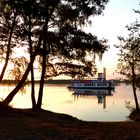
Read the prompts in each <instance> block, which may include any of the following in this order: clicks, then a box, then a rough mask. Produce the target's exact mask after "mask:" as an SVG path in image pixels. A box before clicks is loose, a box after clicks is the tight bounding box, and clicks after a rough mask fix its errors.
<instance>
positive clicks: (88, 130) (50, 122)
mask: <svg viewBox="0 0 140 140" xmlns="http://www.w3.org/2000/svg"><path fill="white" fill-rule="evenodd" d="M0 130H1V131H0V139H4V140H9V139H10V140H15V139H20V140H25V139H28V140H32V139H34V140H40V139H41V140H60V139H61V140H88V139H92V140H94V139H95V140H112V139H114V140H115V139H117V140H128V139H134V140H135V139H136V140H137V139H140V133H139V130H140V122H136V121H133V122H89V121H82V120H79V119H77V118H75V117H72V116H70V115H67V114H60V113H55V112H51V111H46V110H41V111H39V112H35V111H33V110H31V109H8V110H5V109H4V110H3V111H2V110H0Z"/></svg>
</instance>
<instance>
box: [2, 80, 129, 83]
mask: <svg viewBox="0 0 140 140" xmlns="http://www.w3.org/2000/svg"><path fill="white" fill-rule="evenodd" d="M113 81H114V83H127V81H125V80H113ZM39 82H40V81H39V80H36V81H35V83H36V84H38V83H39ZM16 83H17V81H15V80H3V81H2V82H1V84H16ZM26 83H31V81H26ZM70 83H73V80H71V79H69V80H65V79H57V80H45V84H70Z"/></svg>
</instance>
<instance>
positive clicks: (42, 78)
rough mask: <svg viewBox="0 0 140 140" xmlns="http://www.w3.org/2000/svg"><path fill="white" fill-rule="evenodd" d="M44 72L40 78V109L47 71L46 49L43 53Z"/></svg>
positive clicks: (37, 107) (38, 102) (38, 105)
mask: <svg viewBox="0 0 140 140" xmlns="http://www.w3.org/2000/svg"><path fill="white" fill-rule="evenodd" d="M42 62H43V63H42V74H41V80H40V87H39V96H38V101H37V106H36V109H37V110H40V109H41V105H42V98H43V88H44V77H45V73H46V51H45V53H44V55H43V61H42Z"/></svg>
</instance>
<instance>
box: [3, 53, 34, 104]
mask: <svg viewBox="0 0 140 140" xmlns="http://www.w3.org/2000/svg"><path fill="white" fill-rule="evenodd" d="M35 56H36V55H35V54H34V56H32V59H31V61H30V63H29V64H28V66H27V69H26V71H25V73H24V75H23V77H22V79H21V80H20V81H19V83H18V84H17V86H16V87H15V89H14V90H13V91H11V93H10V94H9V95H8V96H7V97H6V98H5V100H4V101H3V103H4V104H7V105H8V104H9V103H10V102H11V101H12V99H13V98H14V96H15V95H16V94H17V92H18V91H19V90H20V88H21V87H22V86H23V84H24V82H25V80H26V79H27V76H28V74H29V72H30V70H31V66H32V65H33V62H34V60H35Z"/></svg>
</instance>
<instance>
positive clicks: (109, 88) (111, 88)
mask: <svg viewBox="0 0 140 140" xmlns="http://www.w3.org/2000/svg"><path fill="white" fill-rule="evenodd" d="M68 88H73V89H108V90H113V89H114V87H75V86H68Z"/></svg>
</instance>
